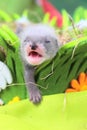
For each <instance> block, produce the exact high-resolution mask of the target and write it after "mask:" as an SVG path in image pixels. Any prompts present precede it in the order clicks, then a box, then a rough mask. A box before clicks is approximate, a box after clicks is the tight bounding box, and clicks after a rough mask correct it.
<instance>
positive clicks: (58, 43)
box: [55, 37, 61, 48]
mask: <svg viewBox="0 0 87 130" xmlns="http://www.w3.org/2000/svg"><path fill="white" fill-rule="evenodd" d="M55 42H56V44H57V45H58V47H59V48H60V47H61V42H60V41H59V38H58V37H57V38H56V39H55Z"/></svg>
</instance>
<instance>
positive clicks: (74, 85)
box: [71, 79, 80, 91]
mask: <svg viewBox="0 0 87 130" xmlns="http://www.w3.org/2000/svg"><path fill="white" fill-rule="evenodd" d="M71 87H72V88H74V89H75V90H77V91H79V90H80V84H79V83H78V81H77V80H75V79H73V80H72V81H71Z"/></svg>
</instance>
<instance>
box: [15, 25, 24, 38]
mask: <svg viewBox="0 0 87 130" xmlns="http://www.w3.org/2000/svg"><path fill="white" fill-rule="evenodd" d="M22 32H23V26H22V25H21V24H19V25H17V28H16V34H17V36H18V37H19V38H21V33H22Z"/></svg>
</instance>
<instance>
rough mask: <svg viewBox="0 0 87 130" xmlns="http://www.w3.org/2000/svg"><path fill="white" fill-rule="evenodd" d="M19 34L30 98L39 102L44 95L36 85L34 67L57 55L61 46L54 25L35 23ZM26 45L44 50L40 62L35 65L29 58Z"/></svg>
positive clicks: (34, 101)
mask: <svg viewBox="0 0 87 130" xmlns="http://www.w3.org/2000/svg"><path fill="white" fill-rule="evenodd" d="M18 35H19V37H20V41H21V44H20V53H21V57H22V60H23V64H24V72H25V82H26V84H27V85H26V86H27V90H28V93H29V96H30V100H31V101H32V102H33V103H38V102H40V101H41V99H42V97H41V93H40V90H39V89H38V88H37V87H36V85H35V80H34V71H35V69H34V67H35V66H36V65H39V64H41V63H43V62H44V61H46V60H49V59H52V58H53V57H54V56H55V55H56V53H57V51H58V49H59V46H60V45H59V42H58V37H57V35H56V33H55V30H54V29H53V28H52V27H50V26H49V25H44V24H35V25H30V26H28V27H25V28H24V29H23V31H22V32H21V33H20V34H18ZM26 45H29V46H30V45H32V46H33V49H36V48H38V47H39V46H40V48H41V49H42V50H43V58H42V60H41V62H40V63H38V64H35V65H34V64H32V63H30V62H29V61H28V60H27V56H26V50H25V49H24V48H25V46H26Z"/></svg>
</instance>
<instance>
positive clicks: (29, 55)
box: [21, 35, 59, 65]
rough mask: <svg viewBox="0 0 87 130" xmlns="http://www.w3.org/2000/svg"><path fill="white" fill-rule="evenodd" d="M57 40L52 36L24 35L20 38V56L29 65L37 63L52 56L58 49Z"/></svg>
mask: <svg viewBox="0 0 87 130" xmlns="http://www.w3.org/2000/svg"><path fill="white" fill-rule="evenodd" d="M58 48H59V46H58V41H57V39H56V38H54V37H52V36H49V35H47V36H41V35H38V36H26V37H25V38H24V39H23V40H22V44H21V52H22V54H23V55H22V57H24V58H25V60H26V62H27V63H29V64H31V65H39V64H41V63H43V62H44V61H46V60H49V59H51V58H53V57H54V56H55V55H56V53H57V51H58Z"/></svg>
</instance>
